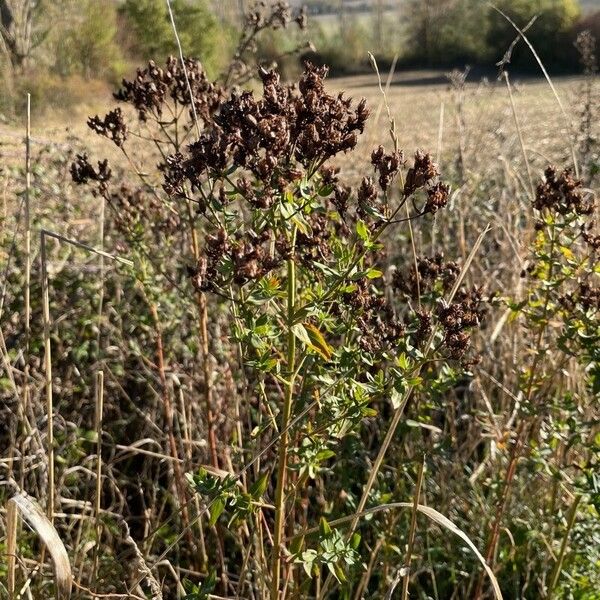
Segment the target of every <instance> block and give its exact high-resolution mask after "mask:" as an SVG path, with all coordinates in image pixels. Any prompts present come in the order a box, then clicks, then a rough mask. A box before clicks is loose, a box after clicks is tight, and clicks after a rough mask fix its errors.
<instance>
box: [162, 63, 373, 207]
mask: <svg viewBox="0 0 600 600" xmlns="http://www.w3.org/2000/svg"><path fill="white" fill-rule="evenodd" d="M326 73H327V70H326V69H325V68H324V67H322V68H318V67H314V66H312V65H310V64H308V65H307V68H306V71H305V73H304V75H303V76H302V79H301V80H300V83H299V93H296V92H295V91H294V90H293V89H292V88H290V87H288V86H284V85H282V84H281V83H280V80H279V75H278V74H277V73H275V71H264V70H263V71H262V72H261V77H262V81H263V97H262V98H260V99H258V100H257V99H256V98H255V97H254V94H253V92H250V91H244V92H241V93H239V92H233V93H232V94H231V97H230V99H229V100H228V101H227V102H224V103H223V104H222V105H221V108H220V110H219V113H218V114H217V115H215V118H214V124H213V126H212V127H211V128H210V129H209V130H207V131H204V132H203V133H202V135H201V136H200V138H199V139H198V140H197V141H196V142H194V143H193V144H192V145H191V146H190V147H189V153H188V155H187V156H186V157H184V156H182V155H180V154H179V155H173V156H171V157H169V159H168V161H167V164H166V165H165V167H164V168H163V170H164V171H165V189H166V190H167V191H170V192H175V193H177V192H179V193H181V191H182V190H183V188H184V187H185V180H187V182H189V185H190V187H191V189H192V190H198V189H199V188H200V187H201V186H202V184H203V182H204V181H205V179H206V177H208V176H212V177H219V176H221V175H222V173H223V172H224V171H226V170H227V169H230V168H231V167H238V168H242V169H243V170H244V171H246V172H248V173H249V174H251V175H252V176H253V177H254V178H255V179H256V180H258V181H260V182H261V186H260V187H258V186H255V185H254V186H253V185H251V184H250V182H249V181H248V179H247V177H245V176H242V177H240V178H239V179H238V180H237V182H236V187H237V189H238V191H239V192H240V193H241V194H242V195H243V196H244V197H245V198H246V200H248V201H249V202H250V203H252V204H254V205H258V206H264V207H268V206H270V205H271V204H272V197H273V195H274V194H281V193H282V192H283V191H284V190H285V189H286V187H287V186H288V185H289V184H290V183H297V182H298V181H300V180H301V179H302V177H303V176H306V175H309V174H311V172H312V171H313V170H315V169H317V168H318V167H319V166H320V165H321V164H322V163H323V162H325V161H326V160H327V159H329V158H331V157H332V156H335V155H336V154H338V153H339V152H347V151H349V150H352V149H353V148H354V147H355V146H356V141H357V132H362V131H363V128H364V125H365V121H366V119H367V116H368V111H367V109H366V106H365V103H364V101H362V102H360V103H359V105H358V106H357V108H356V109H353V108H352V103H351V100H350V99H346V98H344V97H343V96H342V95H341V94H340V95H338V96H332V95H330V94H328V93H326V92H325V89H324V77H325V75H326ZM302 167H303V168H302Z"/></svg>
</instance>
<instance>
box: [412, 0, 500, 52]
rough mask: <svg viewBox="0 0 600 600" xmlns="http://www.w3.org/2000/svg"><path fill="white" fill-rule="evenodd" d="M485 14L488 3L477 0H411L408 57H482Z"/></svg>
mask: <svg viewBox="0 0 600 600" xmlns="http://www.w3.org/2000/svg"><path fill="white" fill-rule="evenodd" d="M487 17H488V9H487V6H485V4H484V5H483V6H482V2H481V1H480V0H410V1H409V2H408V5H407V12H406V18H407V29H408V38H409V41H408V44H409V53H410V55H411V56H410V57H411V58H412V60H413V61H415V62H418V63H425V64H450V63H453V62H457V61H467V62H469V61H475V62H480V61H481V60H484V59H485V58H486V57H487V50H488V48H487V43H486V29H487Z"/></svg>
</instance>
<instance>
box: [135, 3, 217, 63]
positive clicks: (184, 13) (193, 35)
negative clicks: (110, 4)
mask: <svg viewBox="0 0 600 600" xmlns="http://www.w3.org/2000/svg"><path fill="white" fill-rule="evenodd" d="M171 5H172V8H173V14H174V17H175V23H176V25H177V31H178V33H179V37H180V39H181V44H182V46H183V51H184V54H186V55H188V56H193V57H196V58H199V59H200V60H201V61H202V62H203V64H204V66H205V68H208V69H209V70H210V69H211V68H212V67H214V63H215V62H216V61H217V60H218V58H219V51H221V52H222V51H223V44H222V43H221V44H220V47H219V41H218V37H219V32H221V33H223V30H222V28H221V27H220V25H219V22H218V20H217V19H216V18H215V16H214V15H213V13H212V12H211V11H210V10H209V8H208V6H207V4H206V3H205V2H204V1H199V2H193V3H192V2H189V1H188V0H172V2H171ZM123 12H124V14H125V16H126V17H127V19H128V21H129V23H130V24H131V28H132V30H133V32H134V34H135V41H134V44H133V46H134V48H133V50H134V51H135V52H137V53H138V54H139V55H140V56H142V57H143V58H145V59H156V60H161V59H163V58H165V57H166V56H168V55H169V54H176V53H177V45H176V42H175V38H174V35H173V29H172V25H171V21H170V18H169V13H168V10H167V4H166V2H165V0H126V1H125V4H124V5H123ZM222 39H223V36H221V42H222ZM225 46H227V42H226V44H225Z"/></svg>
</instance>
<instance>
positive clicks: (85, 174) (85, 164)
mask: <svg viewBox="0 0 600 600" xmlns="http://www.w3.org/2000/svg"><path fill="white" fill-rule="evenodd" d="M70 170H71V177H72V179H73V181H74V182H75V183H77V184H79V185H82V184H86V183H89V182H90V181H93V182H95V183H97V184H98V190H99V192H100V194H102V195H105V194H106V192H107V190H108V182H109V181H110V178H111V176H112V172H111V170H110V167H109V166H108V160H107V159H104V160H101V161H98V168H97V169H95V168H94V167H93V166H92V164H91V163H90V161H89V159H88V155H87V154H86V153H83V154H77V156H76V157H75V161H74V162H73V163H72V164H71V169H70Z"/></svg>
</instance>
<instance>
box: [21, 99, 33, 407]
mask: <svg viewBox="0 0 600 600" xmlns="http://www.w3.org/2000/svg"><path fill="white" fill-rule="evenodd" d="M30 191H31V94H27V125H26V131H25V214H24V216H25V359H24V360H25V369H24V376H23V408H22V411H23V412H22V414H23V415H26V414H27V405H28V404H29V344H30V337H31V207H30Z"/></svg>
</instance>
